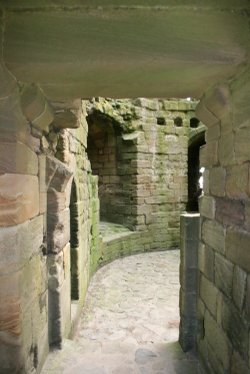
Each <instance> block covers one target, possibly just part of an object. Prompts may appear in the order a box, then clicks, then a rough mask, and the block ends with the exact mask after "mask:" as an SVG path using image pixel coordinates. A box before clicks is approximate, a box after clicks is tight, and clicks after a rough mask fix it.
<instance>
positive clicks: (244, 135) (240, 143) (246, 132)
mask: <svg viewBox="0 0 250 374" xmlns="http://www.w3.org/2000/svg"><path fill="white" fill-rule="evenodd" d="M249 144H250V124H249V125H248V126H246V127H243V128H239V129H237V131H236V134H235V158H236V160H237V162H245V161H249V160H250V147H249Z"/></svg>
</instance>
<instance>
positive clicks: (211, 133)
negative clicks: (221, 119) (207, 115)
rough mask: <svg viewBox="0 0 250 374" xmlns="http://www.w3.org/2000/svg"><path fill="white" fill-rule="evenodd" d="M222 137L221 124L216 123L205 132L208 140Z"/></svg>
mask: <svg viewBox="0 0 250 374" xmlns="http://www.w3.org/2000/svg"><path fill="white" fill-rule="evenodd" d="M219 137H220V125H219V123H216V124H215V125H213V126H210V127H208V128H207V131H206V133H205V138H206V142H210V141H213V140H218V139H219Z"/></svg>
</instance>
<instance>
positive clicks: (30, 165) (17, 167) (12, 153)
mask: <svg viewBox="0 0 250 374" xmlns="http://www.w3.org/2000/svg"><path fill="white" fill-rule="evenodd" d="M4 173H15V174H29V175H37V173H38V160H37V155H36V154H35V152H33V151H32V150H31V149H30V148H29V147H27V146H26V145H25V144H23V143H20V142H17V143H0V174H4Z"/></svg>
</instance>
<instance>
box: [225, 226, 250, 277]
mask: <svg viewBox="0 0 250 374" xmlns="http://www.w3.org/2000/svg"><path fill="white" fill-rule="evenodd" d="M249 243H250V234H249V233H248V232H246V231H238V230H234V229H228V231H227V236H226V257H227V258H228V259H229V260H230V261H232V262H233V263H234V264H236V265H238V266H239V267H241V268H242V269H244V270H246V271H247V272H250V251H249Z"/></svg>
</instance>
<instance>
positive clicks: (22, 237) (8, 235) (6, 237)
mask: <svg viewBox="0 0 250 374" xmlns="http://www.w3.org/2000/svg"><path fill="white" fill-rule="evenodd" d="M42 243H43V217H42V216H38V217H35V218H33V219H32V220H30V221H26V222H25V223H22V224H20V225H17V226H11V227H3V228H0V248H1V259H0V269H1V273H2V274H3V273H5V272H7V271H10V272H12V271H16V270H19V269H20V268H22V267H23V266H24V264H25V263H26V262H27V261H28V260H29V258H30V257H31V256H32V255H34V254H35V253H38V252H39V251H41V245H42Z"/></svg>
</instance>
